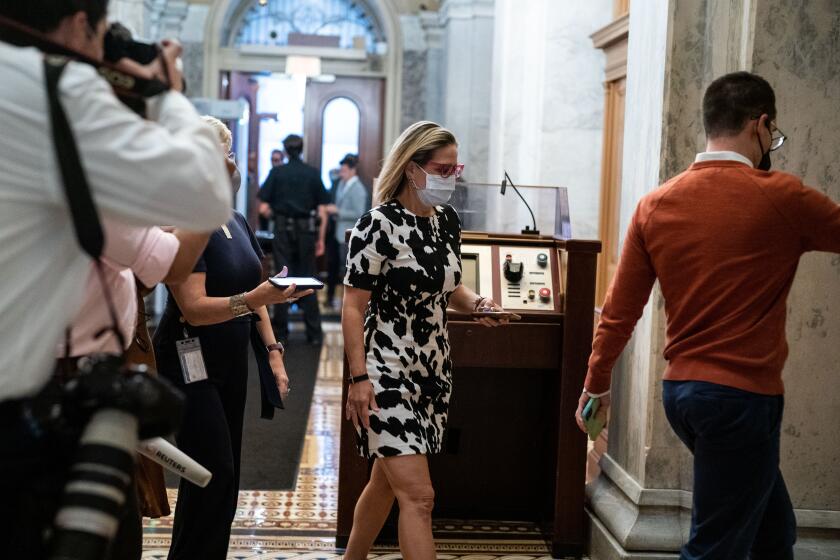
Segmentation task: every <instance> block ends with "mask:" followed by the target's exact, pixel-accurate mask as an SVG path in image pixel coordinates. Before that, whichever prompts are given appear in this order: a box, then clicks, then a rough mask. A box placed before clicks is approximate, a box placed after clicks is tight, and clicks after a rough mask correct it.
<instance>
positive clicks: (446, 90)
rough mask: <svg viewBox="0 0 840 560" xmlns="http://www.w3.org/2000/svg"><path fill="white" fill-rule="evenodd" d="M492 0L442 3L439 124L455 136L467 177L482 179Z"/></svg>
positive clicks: (487, 132) (490, 66)
mask: <svg viewBox="0 0 840 560" xmlns="http://www.w3.org/2000/svg"><path fill="white" fill-rule="evenodd" d="M494 3H495V0H445V1H444V2H443V4H442V5H441V9H440V18H441V20H440V22H441V26H442V51H443V60H442V64H441V65H440V67H439V70H440V71H441V72H442V74H439V75H440V76H441V77H442V81H441V84H442V90H441V91H442V95H441V105H442V108H443V111H442V119H441V121H440V122H441V124H442V125H444V126H446V127H447V128H449V129H451V130H452V132H453V133H454V134H455V136H456V137H457V138H458V142H459V144H460V146H459V157H460V158H461V161H463V162H464V163H465V164H466V169H465V171H464V173H465V177H466V178H467V180H469V181H472V182H484V181H486V180H487V179H488V176H487V161H488V160H487V158H488V150H489V136H490V98H491V95H490V91H491V90H490V81H491V76H492V69H493V66H494V62H495V61H494V58H493V56H494V55H493V25H494V10H493V7H494Z"/></svg>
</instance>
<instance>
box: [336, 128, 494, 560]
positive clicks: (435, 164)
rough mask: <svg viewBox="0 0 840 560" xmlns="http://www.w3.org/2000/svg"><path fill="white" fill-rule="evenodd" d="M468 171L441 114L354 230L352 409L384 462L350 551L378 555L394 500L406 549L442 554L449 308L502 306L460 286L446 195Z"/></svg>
mask: <svg viewBox="0 0 840 560" xmlns="http://www.w3.org/2000/svg"><path fill="white" fill-rule="evenodd" d="M463 168H464V166H463V165H461V164H459V163H458V144H457V142H456V140H455V137H454V135H453V134H452V133H451V132H449V131H448V130H446V129H444V128H442V127H441V126H440V125H437V124H435V123H432V122H419V123H416V124H414V125H412V126H411V127H409V128H408V129H407V130H406V131H405V132H403V134H402V135H401V136H400V137H399V139H397V142H396V144H395V145H394V147H393V148H392V149H391V153H390V154H389V155H388V158H387V160H386V161H385V165H384V167H383V169H382V173H381V175H380V180H379V184H378V187H377V193H376V197H375V198H376V200H378V201H380V202H381V204H380V205H379V206H377V207H376V208H374V209H372V210H370V211H369V212H367V213H366V214H365V215H363V216H362V217H361V218H360V219H359V221H358V222H357V223H356V226H355V228H354V229H353V232H352V235H351V238H350V242H349V245H348V255H347V274H346V276H345V279H344V284H345V293H344V305H343V309H342V330H343V333H344V347H345V350H346V352H347V357H348V360H349V363H350V375H351V379H350V382H351V385H350V391H349V394H348V400H347V407H346V410H345V413H346V417H347V419H348V420H352V422H353V424H354V425H355V426H356V429H357V432H358V442H359V451H360V453H361V454H362V456H364V457H367V458H374V459H375V462H374V465H373V471H372V473H371V478H370V481H369V482H368V484H367V486H366V487H365V490H364V492H363V493H362V495H361V497H360V498H359V501H358V503H357V504H356V510H355V515H354V520H353V530H352V532H351V535H350V540H349V543H348V545H347V551H346V553H345V556H344V558H345V559H346V560H362V559H364V558H366V557H367V554H368V551H369V550H370V547H371V545H372V544H373V541H374V539H375V538H376V535H377V534H379V531H380V529H381V528H382V525H383V523H384V522H385V519H386V518H387V517H388V514H389V512H390V511H391V506H392V505H393V502H394V499H395V498H396V500H397V501H398V503H399V506H400V518H399V540H400V550H401V551H402V554H403V558H405V559H406V560H433V559H434V558H435V546H434V540H433V537H432V508H433V505H434V490H433V488H432V482H431V479H430V476H429V465H428V461H427V458H426V456H427V455H429V454H433V453H439V452H441V446H442V441H443V435H444V430H445V428H446V418H447V413H448V408H449V396H450V394H451V391H452V363H451V361H450V358H449V340H448V337H447V332H446V309H447V308H451V309H454V310H455V311H460V312H464V313H472V312H475V311H479V310H494V311H501V308H500V307H499V306H497V305H496V304H495V303H494V302H493V301H492V300H490V298H487V297H482V296H480V295H478V294H476V293H475V292H473V291H472V290H470V289H469V288H467V287H466V286H464V285H463V284H461V247H460V245H461V225H460V220H459V218H458V214H457V212H456V211H455V210H454V209H453V208H452V207H451V206H448V205H447V202H448V201H449V198H450V197H451V196H452V193H453V192H454V190H455V180H456V178H457V177H459V176H460V174H461V172H462V171H463ZM476 320H477V321H479V322H480V323H482V324H484V325H487V326H497V325H500V324H503V323H504V322H506V321H497V320H494V319H491V318H487V317H482V318H478V319H476Z"/></svg>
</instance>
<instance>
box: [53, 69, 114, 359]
mask: <svg viewBox="0 0 840 560" xmlns="http://www.w3.org/2000/svg"><path fill="white" fill-rule="evenodd" d="M67 62H68V60H67V59H65V58H61V57H56V56H47V57H45V58H44V76H45V80H46V86H47V98H48V103H49V109H50V122H51V125H52V133H53V134H52V136H53V145H54V146H55V151H56V154H57V155H58V165H59V168H60V170H61V179H62V181H61V182H62V184H63V185H64V194H65V196H66V198H67V204H68V206H69V208H70V215H71V216H72V218H73V229H74V230H75V232H76V239H77V240H78V242H79V245H80V246H81V247H82V250H83V251H84V252H85V253H87V254H88V255H89V256H90V257H91V258H92V259H93V261H94V264H95V266H96V271H97V275H98V276H99V282H100V284H102V291H103V293H104V296H105V301H106V303H107V306H108V313H109V315H110V319H111V327H110V329H111V330H112V331H113V333H114V336H116V338H117V341H118V342H119V345H120V349H121V350H124V349H125V346H126V345H125V343H126V340H125V337H124V336H123V334H122V331H121V330H120V328H119V320H118V319H117V312H116V308H115V306H114V300H113V298H112V296H111V290H110V287H109V286H108V282H107V281H106V279H105V272H104V270H103V267H102V260H101V259H100V257H101V256H102V249H103V248H104V246H105V234H104V232H103V231H102V223H101V222H100V220H99V214H98V212H97V211H96V205H95V204H94V202H93V197H92V196H91V193H90V185H89V184H88V181H87V176H86V175H85V170H84V168H83V167H82V161H81V158H80V156H79V149H78V147H77V145H76V139H75V137H74V136H73V129H72V128H71V127H70V122H69V121H68V120H67V115H66V113H65V112H64V107H63V106H62V105H61V100H60V99H59V92H58V82H59V80H60V79H61V76H62V74H63V73H64V69H65V68H66V67H67ZM65 351H66V353H67V354H68V355H69V353H70V348H69V336H68V347H67V348H66V349H65Z"/></svg>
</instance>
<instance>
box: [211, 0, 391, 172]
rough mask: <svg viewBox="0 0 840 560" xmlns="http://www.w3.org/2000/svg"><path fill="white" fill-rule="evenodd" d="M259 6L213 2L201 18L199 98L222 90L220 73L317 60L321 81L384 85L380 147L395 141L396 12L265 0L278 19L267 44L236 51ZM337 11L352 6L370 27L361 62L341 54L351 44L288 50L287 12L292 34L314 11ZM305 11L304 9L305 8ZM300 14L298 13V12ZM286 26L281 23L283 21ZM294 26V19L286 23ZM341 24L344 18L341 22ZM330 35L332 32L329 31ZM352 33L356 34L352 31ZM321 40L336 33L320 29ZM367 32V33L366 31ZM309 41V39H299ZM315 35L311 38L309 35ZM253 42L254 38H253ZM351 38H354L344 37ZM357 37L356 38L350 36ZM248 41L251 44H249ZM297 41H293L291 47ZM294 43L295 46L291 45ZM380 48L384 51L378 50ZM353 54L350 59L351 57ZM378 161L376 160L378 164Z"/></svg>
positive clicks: (322, 1)
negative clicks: (294, 14)
mask: <svg viewBox="0 0 840 560" xmlns="http://www.w3.org/2000/svg"><path fill="white" fill-rule="evenodd" d="M261 5H262V1H261V0H218V1H216V2H214V3H213V4H212V6H211V8H210V11H209V17H208V18H207V24H206V25H207V27H206V31H205V35H204V36H205V43H204V68H205V72H204V84H203V89H204V93H205V94H206V95H208V96H211V97H212V96H216V95H218V94H219V91H220V88H221V86H222V85H224V84H223V79H224V78H223V75H222V72H223V71H227V72H263V73H264V72H274V73H283V72H285V71H286V68H287V60H288V57H289V56H294V55H300V54H304V55H305V54H310V55H314V56H318V57H319V58H320V60H321V72H322V73H323V74H326V75H334V76H337V77H357V78H362V77H364V78H379V79H381V80H382V81H383V82H384V87H383V93H382V95H383V101H382V105H383V107H382V116H381V120H382V125H381V126H382V138H383V145H384V146H387V145H390V144H391V143H392V142H393V140H394V139H396V137H397V136H398V135H399V132H400V131H399V126H400V120H399V115H400V105H401V101H400V99H401V83H402V67H403V60H402V59H403V46H402V45H403V40H402V32H401V29H400V20H399V14H398V11H397V8H396V6H394V3H393V2H391V1H390V0H354V1H350V0H266V1H265V9H267V10H268V13H267V14H266V16H268V15H269V14H271V13H274V14H278V13H280V14H281V15H280V17H279V18H277V19H276V20H275V21H277V23H279V24H280V25H275V26H274V28H273V29H268V27H270V26H268V25H266V28H265V31H266V32H267V34H268V39H269V40H262V41H261V42H260V41H254V40H251V41H250V43H255V44H249V45H247V46H244V45H242V44H240V45H237V40H238V39H240V38H241V39H248V37H244V36H243V35H242V30H243V29H245V28H246V27H247V25H246V24H250V25H251V26H252V27H248V29H249V30H251V31H254V30H256V31H259V26H260V25H261V23H260V22H259V20H260V18H254V17H253V15H250V16H249V13H250V14H253V10H254V8H255V7H259V6H261ZM342 5H353V6H354V8H355V10H356V11H357V14H358V13H361V14H364V16H365V21H366V22H367V23H368V24H369V25H372V26H373V27H374V29H373V31H371V35H372V36H373V37H374V38H375V39H376V40H375V41H367V42H366V44H365V47H364V49H363V50H364V52H365V54H364V56H362V57H359V56H358V52H357V51H358V49H348V48H344V49H342V48H341V47H342V45H343V46H344V47H347V46H349V45H351V44H352V43H347V42H346V40H344V41H345V42H343V43H342V42H340V43H339V49H335V48H330V47H325V46H321V47H319V46H312V45H301V44H297V45H296V44H291V45H290V44H289V41H288V32H287V29H288V27H289V26H290V23H289V21H288V20H289V19H290V18H289V17H286V16H284V15H282V14H283V11H282V10H283V8H284V7H285V8H286V12H288V9H289V8H290V7H292V6H293V7H294V8H295V9H297V10H298V11H299V13H300V15H299V16H298V19H297V21H298V22H299V23H298V24H297V25H298V30H301V29H302V30H307V29H308V30H309V31H310V32H311V31H312V30H313V27H314V20H316V19H317V17H314V16H313V14H315V12H316V11H317V10H313V7H314V8H319V9H320V10H321V12H327V11H328V10H330V9H332V10H340V9H342ZM307 6H308V8H307ZM302 9H305V10H304V11H303V12H300V10H302ZM284 19H285V20H287V21H285V22H283V20H284ZM291 19H292V21H295V20H294V18H291ZM345 19H347V18H345ZM262 20H263V23H264V22H268V21H271V17H265V18H262ZM353 27H354V25H353V18H350V21H348V22H347V23H346V24H344V29H342V30H339V31H341V33H338V35H339V36H342V37H344V35H346V34H347V33H348V32H350V33H352V31H350V30H352V29H353ZM333 29H335V28H333ZM357 29H358V28H357ZM272 31H274V32H275V33H276V34H277V37H276V38H273V37H271V32H272ZM322 31H325V33H323V34H326V35H330V34H331V35H334V36H335V35H336V34H337V33H336V31H335V30H333V31H330V30H329V27H328V26H327V27H326V28H324V29H322ZM369 31H370V30H369ZM305 34H309V35H312V34H313V33H305ZM315 34H317V33H315ZM257 36H259V34H258V33H257ZM350 36H351V37H352V36H354V35H352V34H351V35H350ZM355 36H359V35H355ZM251 39H253V38H251ZM297 39H300V37H296V38H295V40H293V41H292V43H295V42H296V41H297ZM297 42H300V41H297ZM383 47H384V48H383ZM354 51H355V52H356V54H355V55H354V54H353V53H354ZM382 155H384V154H379V155H378V157H379V159H381V157H382Z"/></svg>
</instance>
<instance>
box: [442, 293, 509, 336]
mask: <svg viewBox="0 0 840 560" xmlns="http://www.w3.org/2000/svg"><path fill="white" fill-rule="evenodd" d="M449 307H451V308H452V309H454V310H455V311H460V312H461V313H472V312H473V311H479V310H481V309H485V310H486V309H491V310H493V311H502V307H501V306H500V305H497V304H496V302H494V301H493V300H492V299H491V298H489V297H484V296H480V295H478V294H477V293H475V292H474V291H472V290H471V289H469V288H468V287H467V286H465V285H464V284H461V285H459V286H458V287H457V288H455V291H454V292H452V295H451V296H450V297H449ZM476 321H478V322H479V323H481V324H482V325H484V326H487V327H498V326H499V325H504V324H507V322H508V320H507V319H502V320H501V321H497V320H496V319H491V318H490V317H481V318H477V319H476Z"/></svg>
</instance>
